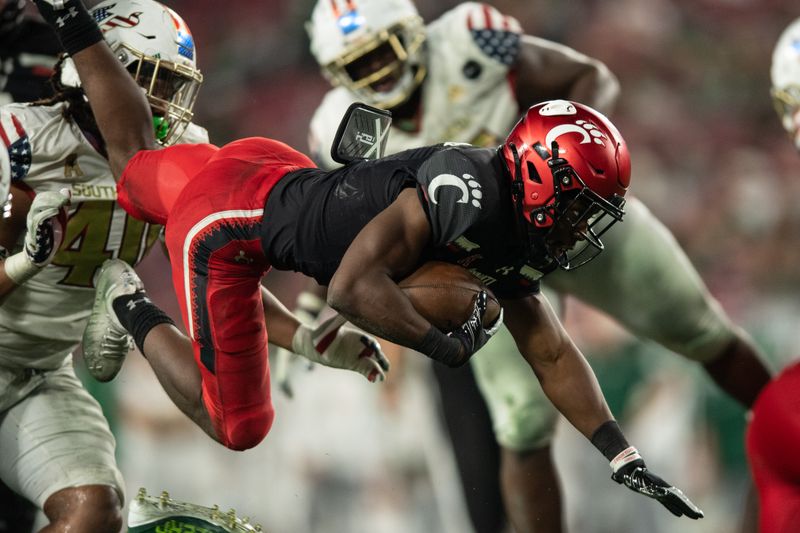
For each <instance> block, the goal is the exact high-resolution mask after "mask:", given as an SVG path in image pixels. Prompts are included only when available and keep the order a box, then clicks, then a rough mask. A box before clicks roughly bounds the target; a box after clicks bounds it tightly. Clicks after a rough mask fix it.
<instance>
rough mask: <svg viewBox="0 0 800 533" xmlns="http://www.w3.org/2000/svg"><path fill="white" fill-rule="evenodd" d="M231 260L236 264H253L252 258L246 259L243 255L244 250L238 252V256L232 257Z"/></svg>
mask: <svg viewBox="0 0 800 533" xmlns="http://www.w3.org/2000/svg"><path fill="white" fill-rule="evenodd" d="M233 260H234V261H236V262H237V263H240V264H248V265H249V264H250V263H252V262H253V258H252V257H247V256H246V255H245V254H244V250H239V255H237V256H236V257H234V258H233Z"/></svg>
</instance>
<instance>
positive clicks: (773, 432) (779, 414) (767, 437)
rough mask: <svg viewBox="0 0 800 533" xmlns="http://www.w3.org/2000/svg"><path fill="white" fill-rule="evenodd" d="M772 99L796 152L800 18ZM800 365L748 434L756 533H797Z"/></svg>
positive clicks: (779, 59) (776, 64)
mask: <svg viewBox="0 0 800 533" xmlns="http://www.w3.org/2000/svg"><path fill="white" fill-rule="evenodd" d="M770 74H771V78H772V100H773V103H774V104H775V110H776V111H777V112H778V116H779V117H780V119H781V123H782V125H783V127H784V129H785V130H786V132H787V133H788V134H789V137H790V138H791V140H792V143H793V144H794V145H795V147H796V148H797V149H798V150H800V19H796V20H795V21H794V22H792V23H791V24H790V25H789V26H788V27H787V28H786V29H785V30H784V32H783V33H782V34H781V36H780V38H779V39H778V42H777V44H776V45H775V50H774V51H773V53H772V68H771V71H770ZM798 449H800V363H794V364H793V365H791V366H789V367H788V368H786V369H784V370H783V371H782V372H781V373H780V374H779V375H778V376H777V377H776V378H775V379H774V380H773V381H772V382H771V383H770V384H769V385H767V387H766V388H765V389H764V390H763V391H762V393H761V394H760V395H759V397H758V400H757V401H756V402H755V405H754V406H753V417H752V420H751V421H750V425H749V427H748V430H747V453H748V457H749V459H750V467H751V470H752V472H753V478H754V479H755V483H756V487H757V489H758V496H759V507H760V509H759V531H760V532H761V533H789V532H792V531H800V461H798V459H797V457H798V455H797V450H798Z"/></svg>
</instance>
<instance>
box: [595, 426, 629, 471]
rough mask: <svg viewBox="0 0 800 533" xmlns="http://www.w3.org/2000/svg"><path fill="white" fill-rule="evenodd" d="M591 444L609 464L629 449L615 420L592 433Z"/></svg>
mask: <svg viewBox="0 0 800 533" xmlns="http://www.w3.org/2000/svg"><path fill="white" fill-rule="evenodd" d="M592 444H594V447H595V448H597V449H598V450H600V453H602V454H603V455H604V456H605V457H606V459H608V461H609V462H611V461H612V460H613V459H614V458H615V457H616V456H617V455H619V453H620V452H621V451H622V450H624V449H626V448H628V447H630V444H628V441H627V440H626V439H625V435H623V434H622V430H621V429H619V424H617V421H616V420H609V421H608V422H604V423H603V424H601V425H600V427H599V428H597V429H596V430H594V433H592Z"/></svg>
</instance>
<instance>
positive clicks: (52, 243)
mask: <svg viewBox="0 0 800 533" xmlns="http://www.w3.org/2000/svg"><path fill="white" fill-rule="evenodd" d="M71 196H72V195H71V193H70V191H69V189H61V190H60V191H58V192H56V191H47V192H43V193H39V194H37V195H36V197H35V198H34V199H33V203H32V204H31V208H30V210H29V211H28V219H27V233H26V234H25V242H24V243H23V246H22V251H21V252H19V253H16V254H14V255H12V256H11V257H9V258H8V259H6V261H5V270H6V275H7V276H8V277H9V278H11V281H13V282H14V283H16V284H17V285H22V284H23V283H25V282H26V281H27V280H29V279H30V278H32V277H33V276H35V275H36V274H37V273H39V271H40V270H41V269H42V268H44V267H45V266H47V265H48V264H49V263H50V261H51V260H52V259H53V256H54V255H55V254H56V251H57V250H58V247H59V245H60V244H61V237H62V235H61V228H60V227H59V226H58V225H54V224H53V219H54V218H55V217H57V216H58V213H59V211H60V210H61V209H62V208H63V207H64V206H67V205H69V202H70V198H71Z"/></svg>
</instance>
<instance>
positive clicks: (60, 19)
mask: <svg viewBox="0 0 800 533" xmlns="http://www.w3.org/2000/svg"><path fill="white" fill-rule="evenodd" d="M77 16H78V10H77V9H75V8H74V7H71V8H69V12H68V13H67V14H66V15H64V16H63V17H58V18H57V19H56V24H58V27H59V28H63V27H64V26H65V25H66V23H67V21H68V20H69V19H71V18H75V17H77Z"/></svg>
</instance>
